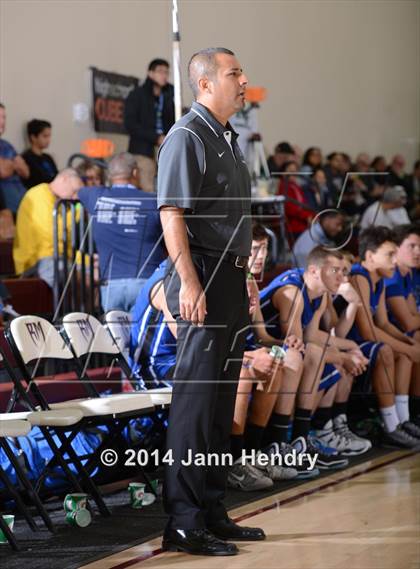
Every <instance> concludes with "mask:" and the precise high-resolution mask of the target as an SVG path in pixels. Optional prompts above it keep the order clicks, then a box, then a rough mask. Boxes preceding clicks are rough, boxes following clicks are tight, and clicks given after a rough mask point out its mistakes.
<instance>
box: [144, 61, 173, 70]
mask: <svg viewBox="0 0 420 569" xmlns="http://www.w3.org/2000/svg"><path fill="white" fill-rule="evenodd" d="M159 65H164V66H165V67H168V68H169V63H168V62H167V61H166V59H160V58H156V59H152V61H151V62H150V63H149V67H148V68H147V71H154V70H155V69H156V67H158V66H159Z"/></svg>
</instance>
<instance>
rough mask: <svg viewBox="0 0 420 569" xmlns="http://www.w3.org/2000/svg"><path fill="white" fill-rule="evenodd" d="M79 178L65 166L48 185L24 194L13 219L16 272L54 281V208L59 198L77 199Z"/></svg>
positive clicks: (80, 182)
mask: <svg viewBox="0 0 420 569" xmlns="http://www.w3.org/2000/svg"><path fill="white" fill-rule="evenodd" d="M81 187H82V181H81V179H80V177H79V176H78V174H77V172H76V171H75V170H73V169H72V168H66V169H65V170H62V171H61V172H59V174H57V176H56V177H55V178H54V180H53V181H52V182H50V183H49V184H39V185H38V186H34V187H33V188H31V189H30V190H28V191H27V192H26V194H25V195H24V197H23V199H22V201H21V203H20V206H19V209H18V212H17V220H16V235H15V238H14V241H13V259H14V262H15V270H16V273H17V274H18V275H22V276H37V277H39V278H41V279H43V280H44V281H45V282H46V283H47V284H48V285H49V286H51V287H52V286H53V283H54V264H53V248H54V245H53V210H54V205H55V202H56V201H57V200H59V199H77V192H78V191H79V189H80V188H81Z"/></svg>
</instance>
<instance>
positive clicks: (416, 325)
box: [385, 224, 420, 336]
mask: <svg viewBox="0 0 420 569" xmlns="http://www.w3.org/2000/svg"><path fill="white" fill-rule="evenodd" d="M394 232H395V240H396V243H397V246H398V249H397V253H396V261H397V265H396V267H395V270H394V273H393V275H392V276H391V277H388V278H386V279H385V298H386V304H387V309H388V317H389V320H390V322H392V324H394V326H397V328H399V329H400V330H401V331H402V332H404V333H409V334H411V336H414V335H415V334H416V333H417V331H418V330H419V329H420V314H419V312H418V310H417V306H416V301H415V298H414V294H413V288H414V284H413V276H412V271H413V269H415V268H416V267H417V266H418V265H419V263H420V226H418V225H414V224H412V225H400V226H398V227H396V228H395V229H394Z"/></svg>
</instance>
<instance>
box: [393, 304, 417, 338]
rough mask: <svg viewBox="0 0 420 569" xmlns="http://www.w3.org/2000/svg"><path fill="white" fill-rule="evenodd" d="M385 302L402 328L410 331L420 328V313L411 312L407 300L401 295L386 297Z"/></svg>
mask: <svg viewBox="0 0 420 569" xmlns="http://www.w3.org/2000/svg"><path fill="white" fill-rule="evenodd" d="M387 304H388V306H389V309H390V311H391V312H392V314H393V315H394V316H395V318H396V320H397V321H398V323H399V324H400V325H401V327H402V328H403V330H407V331H408V332H411V331H412V330H418V329H419V328H420V314H417V313H414V314H413V312H412V311H411V310H410V305H409V303H408V300H406V299H405V298H404V297H403V296H392V297H390V298H388V299H387Z"/></svg>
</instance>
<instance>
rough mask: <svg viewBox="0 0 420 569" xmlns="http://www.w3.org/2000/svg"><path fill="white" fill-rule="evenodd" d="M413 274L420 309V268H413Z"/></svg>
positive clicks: (414, 291)
mask: <svg viewBox="0 0 420 569" xmlns="http://www.w3.org/2000/svg"><path fill="white" fill-rule="evenodd" d="M411 275H412V279H413V294H414V298H415V299H416V305H417V309H418V310H420V269H413V270H412V273H411Z"/></svg>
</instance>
